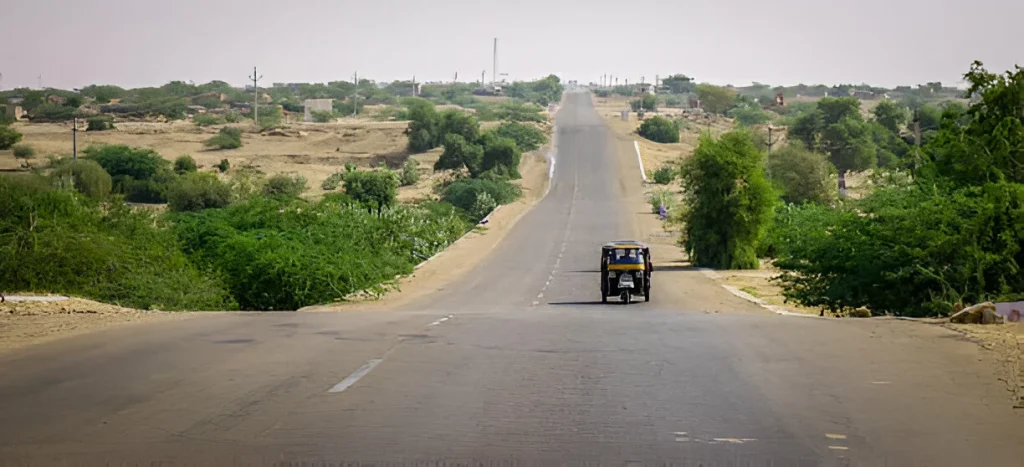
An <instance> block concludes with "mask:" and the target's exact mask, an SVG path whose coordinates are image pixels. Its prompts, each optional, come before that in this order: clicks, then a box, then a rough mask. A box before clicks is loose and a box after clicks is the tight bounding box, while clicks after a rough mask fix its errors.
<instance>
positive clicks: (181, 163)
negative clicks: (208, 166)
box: [174, 154, 199, 175]
mask: <svg viewBox="0 0 1024 467" xmlns="http://www.w3.org/2000/svg"><path fill="white" fill-rule="evenodd" d="M197 170H199V166H197V165H196V160H195V159H193V158H192V156H189V155H187V154H186V155H184V156H180V157H178V158H177V159H175V160H174V173H176V174H178V175H182V174H185V173H188V172H195V171H197Z"/></svg>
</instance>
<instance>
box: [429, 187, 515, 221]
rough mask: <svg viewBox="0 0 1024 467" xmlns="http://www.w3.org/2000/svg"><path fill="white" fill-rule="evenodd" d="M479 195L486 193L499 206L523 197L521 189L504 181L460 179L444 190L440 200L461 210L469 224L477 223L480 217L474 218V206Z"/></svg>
mask: <svg viewBox="0 0 1024 467" xmlns="http://www.w3.org/2000/svg"><path fill="white" fill-rule="evenodd" d="M480 193H487V195H488V196H489V197H490V198H491V199H492V200H494V202H495V203H497V204H499V205H501V204H508V203H511V202H513V201H515V200H517V199H519V198H520V197H521V196H522V195H523V192H522V189H520V188H519V187H518V186H517V185H515V184H512V183H509V182H508V181H505V180H487V179H479V178H460V179H458V180H455V181H453V182H452V183H451V184H449V185H448V186H447V187H446V188H445V189H444V192H443V193H442V195H441V200H442V201H445V202H447V203H450V204H451V205H453V206H455V207H457V208H459V209H461V210H462V211H463V212H464V213H466V215H467V216H469V218H470V219H469V220H470V221H471V222H477V221H479V220H480V219H481V217H482V216H481V217H476V214H479V212H476V210H475V209H474V206H475V205H476V204H477V198H478V197H479V194H480ZM488 212H490V211H488ZM485 214H486V213H485Z"/></svg>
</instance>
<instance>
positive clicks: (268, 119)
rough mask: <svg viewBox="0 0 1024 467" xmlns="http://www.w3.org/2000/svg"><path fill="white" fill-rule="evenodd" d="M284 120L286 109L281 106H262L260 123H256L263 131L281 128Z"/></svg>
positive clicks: (260, 108)
mask: <svg viewBox="0 0 1024 467" xmlns="http://www.w3.org/2000/svg"><path fill="white" fill-rule="evenodd" d="M282 120H284V109H282V108H281V106H280V105H261V106H260V107H259V121H258V122H256V123H257V126H258V128H259V129H260V130H261V131H262V130H270V129H272V128H277V127H279V126H281V121H282Z"/></svg>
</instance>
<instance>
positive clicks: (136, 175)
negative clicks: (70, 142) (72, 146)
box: [82, 145, 170, 180]
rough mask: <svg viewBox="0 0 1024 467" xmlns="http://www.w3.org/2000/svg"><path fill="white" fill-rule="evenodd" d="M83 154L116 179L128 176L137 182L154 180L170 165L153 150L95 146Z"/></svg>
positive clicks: (121, 146)
mask: <svg viewBox="0 0 1024 467" xmlns="http://www.w3.org/2000/svg"><path fill="white" fill-rule="evenodd" d="M82 152H83V153H84V154H85V156H86V157H88V158H89V159H92V160H94V161H96V162H97V163H98V164H100V165H101V166H102V167H103V169H104V170H106V171H107V173H109V174H110V176H111V177H115V178H116V177H119V176H126V177H130V178H133V179H136V180H152V179H154V178H155V177H156V175H157V173H159V172H160V171H161V170H163V169H166V168H167V167H168V165H170V163H169V162H168V161H167V160H166V159H164V158H162V157H160V154H157V152H156V151H154V150H152V149H142V148H132V147H129V146H124V145H93V146H89V147H88V148H86V149H85V150H84V151H82Z"/></svg>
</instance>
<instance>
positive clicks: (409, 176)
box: [398, 158, 420, 186]
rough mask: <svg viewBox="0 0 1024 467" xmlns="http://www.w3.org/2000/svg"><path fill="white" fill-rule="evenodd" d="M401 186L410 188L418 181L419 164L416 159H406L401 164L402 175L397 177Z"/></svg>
mask: <svg viewBox="0 0 1024 467" xmlns="http://www.w3.org/2000/svg"><path fill="white" fill-rule="evenodd" d="M398 181H399V183H400V184H401V186H412V185H415V184H416V183H417V182H419V181H420V163H419V161H417V160H416V159H411V158H410V159H406V160H405V162H404V163H403V164H402V173H401V174H400V175H399V177H398Z"/></svg>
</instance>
